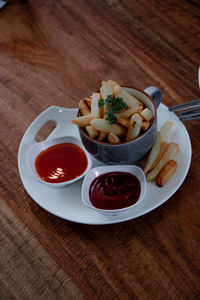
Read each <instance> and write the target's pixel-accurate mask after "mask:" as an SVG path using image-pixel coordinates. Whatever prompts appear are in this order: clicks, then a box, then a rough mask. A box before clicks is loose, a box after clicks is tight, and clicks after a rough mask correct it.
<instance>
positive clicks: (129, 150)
mask: <svg viewBox="0 0 200 300" xmlns="http://www.w3.org/2000/svg"><path fill="white" fill-rule="evenodd" d="M125 89H126V90H127V92H129V93H130V94H132V95H133V96H135V97H136V98H138V99H139V100H140V101H141V102H143V103H144V105H145V106H146V107H148V108H149V109H151V111H152V113H153V121H152V124H151V126H150V128H149V129H148V130H147V131H146V132H145V133H144V134H142V135H140V136H139V137H138V138H136V139H135V140H133V141H130V142H124V143H120V144H116V145H113V144H108V143H104V142H100V141H97V140H95V139H92V138H90V137H89V136H88V135H87V134H86V132H85V131H84V129H82V128H79V134H80V137H81V140H82V143H83V145H84V146H85V148H86V149H87V151H88V152H89V153H90V154H91V155H92V156H94V157H95V158H96V159H98V160H99V161H101V162H103V163H106V164H131V163H135V162H137V161H138V160H140V159H141V158H142V157H144V156H145V155H146V154H147V153H148V151H149V150H150V148H151V147H152V144H153V142H154V140H155V137H156V132H157V108H158V106H159V104H160V102H161V100H162V91H161V90H160V89H159V88H156V87H148V88H146V89H145V91H144V92H143V91H140V90H138V89H135V88H128V87H125Z"/></svg>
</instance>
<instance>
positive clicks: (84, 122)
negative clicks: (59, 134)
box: [71, 114, 92, 127]
mask: <svg viewBox="0 0 200 300" xmlns="http://www.w3.org/2000/svg"><path fill="white" fill-rule="evenodd" d="M91 120H92V116H91V114H90V115H86V116H81V117H77V118H73V119H72V120H71V122H72V123H73V124H76V125H78V126H80V127H86V126H88V125H90V121H91Z"/></svg>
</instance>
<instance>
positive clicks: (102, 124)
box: [90, 118, 125, 136]
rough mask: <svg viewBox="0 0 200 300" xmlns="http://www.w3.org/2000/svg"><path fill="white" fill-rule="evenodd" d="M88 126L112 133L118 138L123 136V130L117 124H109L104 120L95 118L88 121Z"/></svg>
mask: <svg viewBox="0 0 200 300" xmlns="http://www.w3.org/2000/svg"><path fill="white" fill-rule="evenodd" d="M90 124H91V125H92V126H93V127H94V128H95V129H96V130H99V131H104V132H108V133H109V132H112V133H114V134H116V135H118V136H123V135H124V134H125V128H124V127H123V126H121V125H119V124H116V123H115V124H112V125H111V124H109V123H108V122H107V121H106V120H104V119H100V118H95V119H93V120H91V121H90Z"/></svg>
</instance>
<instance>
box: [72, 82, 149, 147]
mask: <svg viewBox="0 0 200 300" xmlns="http://www.w3.org/2000/svg"><path fill="white" fill-rule="evenodd" d="M109 95H112V96H113V97H114V98H115V99H116V98H117V97H120V98H122V99H123V101H124V102H125V103H126V104H127V108H126V109H123V110H122V111H120V112H117V113H115V116H116V117H117V122H116V123H115V124H110V123H109V122H108V121H107V120H106V113H107V111H108V107H107V106H106V105H104V106H103V107H101V108H100V107H99V105H98V104H99V100H100V99H104V100H105V99H106V98H107V97H108V96H109ZM152 119H153V113H152V111H151V110H150V109H149V108H147V107H145V106H144V104H143V103H142V102H141V101H140V100H138V99H136V98H135V97H134V96H133V95H131V94H130V93H128V92H127V91H126V90H125V89H124V88H123V87H121V86H120V85H119V84H118V83H116V82H115V81H113V80H108V81H102V85H101V88H100V91H99V92H98V93H93V94H92V95H91V96H90V97H89V98H86V99H84V100H82V101H80V103H79V116H78V117H76V118H74V119H72V121H71V122H72V123H73V124H76V125H78V126H79V127H82V128H84V129H85V131H86V133H87V134H88V136H89V137H90V138H93V139H96V140H98V141H103V142H107V143H110V144H119V143H122V142H129V141H131V140H134V139H136V138H137V137H138V136H140V135H141V134H142V133H144V132H145V131H146V130H147V129H148V128H149V126H150V125H151V121H152Z"/></svg>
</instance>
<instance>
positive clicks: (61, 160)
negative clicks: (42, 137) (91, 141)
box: [35, 143, 88, 183]
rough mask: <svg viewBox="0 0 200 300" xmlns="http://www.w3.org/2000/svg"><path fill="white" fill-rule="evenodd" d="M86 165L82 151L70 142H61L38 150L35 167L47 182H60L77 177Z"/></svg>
mask: <svg viewBox="0 0 200 300" xmlns="http://www.w3.org/2000/svg"><path fill="white" fill-rule="evenodd" d="M87 166H88V159H87V156H86V154H85V153H84V151H83V150H82V149H81V148H80V147H79V146H77V145H75V144H72V143H61V144H57V145H54V146H51V147H49V148H47V149H46V150H43V151H42V152H40V154H39V155H38V156H37V157H36V160H35V168H36V171H37V173H38V175H39V176H40V178H41V179H42V180H44V181H46V182H49V183H61V182H66V181H69V180H72V179H75V178H77V177H79V176H80V175H81V174H83V173H84V172H85V170H86V168H87Z"/></svg>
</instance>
